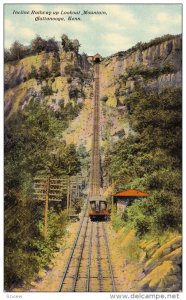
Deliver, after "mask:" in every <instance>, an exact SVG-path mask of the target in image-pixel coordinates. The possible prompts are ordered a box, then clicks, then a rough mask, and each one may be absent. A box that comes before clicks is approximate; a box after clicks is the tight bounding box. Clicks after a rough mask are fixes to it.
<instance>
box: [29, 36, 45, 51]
mask: <svg viewBox="0 0 186 300" xmlns="http://www.w3.org/2000/svg"><path fill="white" fill-rule="evenodd" d="M46 43H47V42H46V40H45V39H42V38H41V37H40V36H39V35H37V36H36V37H35V38H34V39H33V40H32V42H31V51H32V52H33V53H34V54H35V53H37V54H39V53H40V52H42V51H44V50H45V48H46Z"/></svg>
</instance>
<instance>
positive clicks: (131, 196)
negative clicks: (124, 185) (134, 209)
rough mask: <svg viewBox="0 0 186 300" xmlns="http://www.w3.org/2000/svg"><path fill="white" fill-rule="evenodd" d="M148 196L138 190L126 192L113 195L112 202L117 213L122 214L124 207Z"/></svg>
mask: <svg viewBox="0 0 186 300" xmlns="http://www.w3.org/2000/svg"><path fill="white" fill-rule="evenodd" d="M149 196H150V194H148V193H145V192H141V191H138V190H132V189H131V190H126V191H122V192H119V193H116V194H114V195H113V202H114V204H115V205H116V209H117V211H120V212H124V211H125V209H126V207H127V206H129V205H131V204H132V202H133V201H134V200H143V199H144V198H146V197H149Z"/></svg>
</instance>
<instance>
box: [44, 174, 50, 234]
mask: <svg viewBox="0 0 186 300" xmlns="http://www.w3.org/2000/svg"><path fill="white" fill-rule="evenodd" d="M49 186H50V177H47V178H46V200H45V221H44V239H45V240H46V238H47V226H48V200H49Z"/></svg>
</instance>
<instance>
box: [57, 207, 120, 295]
mask: <svg viewBox="0 0 186 300" xmlns="http://www.w3.org/2000/svg"><path fill="white" fill-rule="evenodd" d="M111 291H116V287H115V282H114V275H113V269H112V264H111V258H110V252H109V245H108V240H107V233H106V228H105V224H104V222H91V221H90V219H89V218H88V216H87V211H85V212H84V214H83V216H82V218H81V220H80V224H79V228H78V231H77V234H76V237H75V240H74V243H73V246H72V249H71V252H70V254H69V257H68V260H67V263H66V266H65V269H64V271H63V275H62V277H61V281H60V284H59V289H58V292H111Z"/></svg>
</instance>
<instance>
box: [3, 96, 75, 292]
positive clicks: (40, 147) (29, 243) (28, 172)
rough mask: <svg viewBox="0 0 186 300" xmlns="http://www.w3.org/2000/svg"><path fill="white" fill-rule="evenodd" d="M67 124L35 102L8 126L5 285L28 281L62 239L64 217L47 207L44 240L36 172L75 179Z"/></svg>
mask: <svg viewBox="0 0 186 300" xmlns="http://www.w3.org/2000/svg"><path fill="white" fill-rule="evenodd" d="M68 120H69V116H68V115H67V112H66V115H64V116H63V122H61V121H60V120H59V119H57V118H56V116H55V113H54V112H53V111H52V110H50V109H49V108H48V107H47V106H46V105H44V104H43V106H41V105H40V104H39V103H38V102H36V101H35V100H34V99H32V100H31V101H30V103H29V104H28V105H27V106H26V107H25V110H24V111H18V112H17V113H16V115H12V117H11V118H10V119H8V120H7V121H6V123H5V287H6V289H10V287H12V286H14V285H18V284H21V283H23V282H24V283H28V282H29V280H30V279H31V278H32V277H33V276H34V275H35V274H36V273H37V272H38V271H39V269H40V268H42V267H46V265H47V264H48V262H49V260H50V259H51V257H52V253H53V252H54V250H55V249H56V243H57V241H58V239H59V238H61V237H63V235H64V233H65V226H66V214H65V212H61V208H58V207H55V206H53V207H51V206H49V209H50V210H49V221H48V237H47V240H45V241H44V240H43V203H41V204H39V203H36V202H35V201H33V177H34V176H36V174H45V176H46V174H47V175H49V176H56V175H61V174H62V173H63V174H66V175H67V174H68V175H75V174H77V172H79V170H80V160H79V155H78V152H77V151H76V148H75V146H74V145H69V146H68V145H66V144H65V143H64V142H61V141H60V138H61V136H62V132H63V130H64V129H65V128H66V127H67V124H68Z"/></svg>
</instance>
